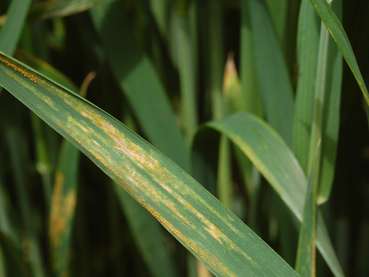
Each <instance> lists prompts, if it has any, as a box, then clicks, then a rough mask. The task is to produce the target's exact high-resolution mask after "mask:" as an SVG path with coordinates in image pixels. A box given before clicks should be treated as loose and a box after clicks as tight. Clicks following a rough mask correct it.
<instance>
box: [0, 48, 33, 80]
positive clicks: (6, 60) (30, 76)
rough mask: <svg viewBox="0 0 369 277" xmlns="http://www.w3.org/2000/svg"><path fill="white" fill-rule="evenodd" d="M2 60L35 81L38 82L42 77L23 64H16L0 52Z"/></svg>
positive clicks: (7, 65)
mask: <svg viewBox="0 0 369 277" xmlns="http://www.w3.org/2000/svg"><path fill="white" fill-rule="evenodd" d="M0 62H1V63H2V64H3V65H5V66H6V67H8V68H11V69H12V70H14V71H16V72H18V73H20V74H21V75H23V77H25V78H27V79H29V80H30V81H32V82H33V83H37V82H38V81H39V80H40V78H39V77H38V76H37V75H36V74H34V73H33V72H31V71H29V70H27V69H25V68H22V67H21V66H18V65H16V64H15V63H13V62H11V61H10V60H9V59H8V58H6V57H5V56H4V55H3V54H1V53H0Z"/></svg>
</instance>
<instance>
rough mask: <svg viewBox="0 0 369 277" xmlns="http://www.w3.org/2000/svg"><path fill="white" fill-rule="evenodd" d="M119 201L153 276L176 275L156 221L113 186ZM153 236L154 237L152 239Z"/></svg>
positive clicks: (118, 188)
mask: <svg viewBox="0 0 369 277" xmlns="http://www.w3.org/2000/svg"><path fill="white" fill-rule="evenodd" d="M114 188H115V192H116V194H117V196H118V198H119V203H120V205H121V207H122V210H123V211H124V214H125V216H126V217H127V220H128V222H129V225H130V228H131V231H132V235H133V236H134V237H135V242H136V244H137V245H138V248H139V249H140V250H141V253H142V255H143V258H144V260H145V262H146V264H147V265H148V268H149V270H150V272H151V274H152V276H155V277H161V276H173V277H175V276H178V274H177V273H176V269H175V267H174V264H173V262H172V260H171V257H170V256H169V255H170V252H169V251H168V245H166V241H165V236H164V234H163V232H162V229H161V227H160V225H159V224H158V222H157V221H154V220H152V217H151V215H150V214H149V213H148V212H147V211H145V210H143V209H142V207H141V206H140V205H139V204H138V203H137V202H136V201H134V200H133V199H132V197H131V196H130V195H129V194H128V193H127V192H126V191H124V190H122V189H121V188H120V187H119V186H116V185H115V186H114ZM153 238H154V239H153Z"/></svg>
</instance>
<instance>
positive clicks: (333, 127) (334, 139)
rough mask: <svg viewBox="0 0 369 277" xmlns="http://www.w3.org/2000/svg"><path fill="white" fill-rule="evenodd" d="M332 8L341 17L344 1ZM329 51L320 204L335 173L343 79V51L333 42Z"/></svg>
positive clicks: (327, 194) (331, 183) (328, 191)
mask: <svg viewBox="0 0 369 277" xmlns="http://www.w3.org/2000/svg"><path fill="white" fill-rule="evenodd" d="M332 8H333V9H334V10H335V11H336V13H337V15H338V16H339V17H341V15H342V1H341V0H335V1H334V2H333V3H332ZM328 52H329V53H328V68H327V88H326V89H327V92H326V101H325V108H324V115H323V126H324V127H323V141H322V155H323V156H322V164H321V173H320V185H319V193H318V203H319V204H322V203H324V202H326V201H327V200H328V199H329V196H330V194H331V190H332V185H333V179H334V175H335V164H336V155H337V147H338V135H339V126H340V108H341V92H342V79H343V76H342V75H343V59H342V55H341V53H340V52H339V51H338V49H337V46H336V45H334V43H332V42H331V43H330V48H329V49H328Z"/></svg>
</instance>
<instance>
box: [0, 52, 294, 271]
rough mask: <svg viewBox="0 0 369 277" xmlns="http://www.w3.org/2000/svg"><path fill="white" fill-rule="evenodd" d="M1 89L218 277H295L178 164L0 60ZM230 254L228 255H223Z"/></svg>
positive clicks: (67, 94) (47, 83)
mask: <svg viewBox="0 0 369 277" xmlns="http://www.w3.org/2000/svg"><path fill="white" fill-rule="evenodd" d="M0 61H1V66H0V84H1V86H3V87H5V88H6V89H7V90H8V91H9V92H11V93H12V94H13V95H14V96H15V97H16V98H17V99H18V100H20V101H21V102H22V103H24V104H25V105H26V106H28V107H29V108H30V109H32V111H33V112H35V113H36V114H37V115H38V116H39V117H41V118H42V119H43V120H44V121H45V122H46V123H48V124H49V125H50V126H52V127H53V128H54V129H55V130H56V131H57V132H59V133H60V134H62V135H63V136H64V137H65V138H67V139H68V140H69V141H71V142H72V143H73V144H75V145H76V146H77V147H78V148H79V149H80V150H81V151H82V152H83V153H85V154H86V155H87V156H88V157H89V158H90V159H91V160H93V161H94V163H95V164H96V165H98V166H99V167H100V168H101V169H102V170H103V171H104V172H105V173H106V174H108V175H109V176H110V177H111V178H112V179H113V180H114V181H115V182H117V183H119V185H120V187H122V188H124V189H125V190H127V191H128V192H129V193H130V194H131V195H132V196H133V197H134V198H135V199H136V200H137V201H138V202H139V203H140V204H141V205H142V206H144V207H145V208H146V209H147V210H148V211H149V212H150V213H151V214H152V215H153V216H154V217H155V218H156V219H157V220H158V221H159V222H160V223H161V224H162V225H163V226H164V227H165V228H166V229H167V230H168V231H169V232H171V233H172V235H174V236H175V237H176V238H177V239H178V240H179V241H180V242H181V243H182V244H183V245H184V246H186V247H187V248H188V249H189V250H190V251H191V252H192V253H193V254H194V255H195V256H196V257H198V258H199V259H200V260H201V261H203V262H204V263H205V264H206V265H207V267H208V268H209V269H210V270H211V271H212V272H213V273H215V274H217V275H219V276H243V275H248V276H252V275H254V276H260V275H261V276H262V275H266V276H297V275H296V273H295V272H294V271H293V269H292V268H291V267H290V266H288V264H286V263H285V262H284V261H283V260H282V259H281V258H280V257H279V256H278V255H277V254H276V253H275V252H274V251H273V250H271V248H270V247H269V246H267V245H266V244H265V243H264V242H263V241H262V240H261V239H260V238H259V237H258V236H257V235H256V234H255V233H253V232H252V231H251V230H250V229H249V228H248V227H247V226H246V225H245V224H243V223H242V221H241V220H240V219H238V218H237V217H236V216H235V215H234V214H232V213H231V212H230V211H229V210H227V209H225V208H224V207H223V206H221V205H220V204H219V201H218V200H216V199H215V198H214V197H213V196H212V195H211V194H210V193H208V192H207V191H206V190H205V189H204V188H203V187H201V186H200V185H199V184H198V183H197V182H196V181H195V180H194V179H193V178H192V177H191V176H189V175H188V174H187V173H185V171H183V170H182V169H180V168H179V167H178V166H177V165H176V164H174V163H173V162H172V161H170V160H169V159H168V158H165V157H164V156H163V155H162V154H160V153H159V152H157V151H156V150H155V149H154V148H153V147H152V146H150V145H149V144H148V143H147V142H145V141H144V140H142V139H141V138H139V137H138V136H137V135H135V134H134V133H133V132H131V131H129V130H128V129H127V128H126V127H124V125H123V124H121V123H120V122H119V121H117V120H116V119H114V118H113V117H111V116H110V115H108V114H106V113H104V112H103V111H102V110H100V109H99V108H97V107H96V106H94V105H92V104H90V103H88V102H87V101H85V100H84V99H82V98H80V97H79V96H77V95H75V94H72V93H70V92H68V91H66V90H64V89H63V88H60V87H58V86H56V85H55V84H54V83H52V82H50V81H48V80H47V79H45V78H43V77H42V76H41V75H38V74H36V73H35V72H33V71H32V70H30V69H29V68H27V67H25V66H23V65H21V64H20V63H18V62H17V61H15V60H13V59H11V58H9V57H7V56H4V55H1V58H0ZM225 249H227V251H225Z"/></svg>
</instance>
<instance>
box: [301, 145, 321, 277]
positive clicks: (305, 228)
mask: <svg viewBox="0 0 369 277" xmlns="http://www.w3.org/2000/svg"><path fill="white" fill-rule="evenodd" d="M311 154H315V155H314V156H312V157H311V158H316V159H318V160H319V159H320V154H321V142H320V141H319V142H318V144H317V145H315V153H311ZM319 167H320V164H319V163H318V162H317V163H315V164H314V165H313V168H311V171H310V173H309V181H308V185H307V191H306V196H305V204H304V214H303V219H302V223H301V227H300V234H299V244H298V249H297V258H296V271H297V272H298V273H300V274H301V276H304V277H312V276H316V250H315V244H316V243H315V242H316V221H317V210H318V208H317V194H318V185H319V183H318V181H319Z"/></svg>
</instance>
